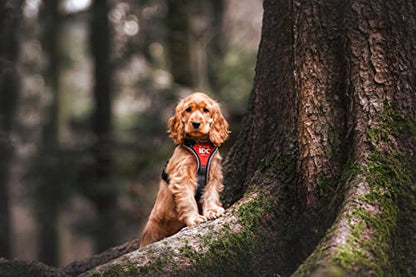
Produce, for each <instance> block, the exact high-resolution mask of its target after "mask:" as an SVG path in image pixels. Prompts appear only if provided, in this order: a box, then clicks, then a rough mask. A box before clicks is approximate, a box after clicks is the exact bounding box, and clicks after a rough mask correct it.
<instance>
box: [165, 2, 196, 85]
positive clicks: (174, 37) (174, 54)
mask: <svg viewBox="0 0 416 277" xmlns="http://www.w3.org/2000/svg"><path fill="white" fill-rule="evenodd" d="M193 2H194V1H193V0H179V1H178V0H168V1H167V6H168V14H167V18H166V25H167V28H168V37H167V44H168V53H169V59H170V67H171V70H170V72H172V75H173V80H174V82H175V83H178V84H180V85H182V86H187V87H193V86H194V85H195V83H194V80H193V76H194V74H195V73H194V72H193V69H192V59H191V50H192V49H191V48H192V46H191V34H190V32H191V30H190V20H189V18H190V15H189V13H188V6H189V5H193Z"/></svg>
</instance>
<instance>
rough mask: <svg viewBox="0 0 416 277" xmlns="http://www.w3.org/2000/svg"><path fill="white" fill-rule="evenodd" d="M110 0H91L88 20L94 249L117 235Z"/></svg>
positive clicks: (107, 244)
mask: <svg viewBox="0 0 416 277" xmlns="http://www.w3.org/2000/svg"><path fill="white" fill-rule="evenodd" d="M109 10H110V4H109V1H107V0H105V1H102V0H94V1H93V4H92V21H91V51H92V56H93V58H94V79H95V83H94V118H93V131H94V134H95V145H94V146H93V155H94V158H95V175H94V176H93V180H92V182H93V184H89V185H88V188H86V191H87V194H88V196H89V197H90V198H91V199H92V201H93V202H94V204H95V206H96V208H97V213H98V225H99V227H98V228H97V231H96V233H95V242H96V243H95V247H96V250H97V251H104V250H105V249H107V248H109V247H111V246H114V245H115V242H116V238H117V230H116V229H115V228H114V227H113V226H115V224H114V222H115V221H114V220H115V219H116V218H115V217H114V216H115V215H114V211H115V206H116V201H117V195H116V193H115V192H114V188H112V187H111V185H112V184H111V179H110V178H111V170H112V166H113V158H112V155H113V153H112V152H113V141H112V131H113V130H112V128H113V127H112V90H113V82H112V62H111V27H110V23H109V20H108V13H109Z"/></svg>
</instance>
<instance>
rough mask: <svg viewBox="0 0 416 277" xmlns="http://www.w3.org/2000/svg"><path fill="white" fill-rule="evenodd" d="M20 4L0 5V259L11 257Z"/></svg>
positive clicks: (7, 2)
mask: <svg viewBox="0 0 416 277" xmlns="http://www.w3.org/2000/svg"><path fill="white" fill-rule="evenodd" d="M20 18H21V1H1V3H0V41H1V43H0V153H1V159H0V226H1V228H0V257H10V256H11V245H10V240H11V236H10V224H11V223H10V209H9V189H8V185H9V184H8V183H9V170H10V163H11V159H12V156H13V148H14V146H13V143H12V140H11V132H12V129H13V122H14V117H15V113H16V106H17V99H18V93H19V74H18V72H17V70H16V63H17V59H18V49H19V43H18V37H17V32H16V30H17V29H18V26H19V23H20Z"/></svg>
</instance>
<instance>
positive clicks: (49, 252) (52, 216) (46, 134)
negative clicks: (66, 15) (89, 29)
mask: <svg viewBox="0 0 416 277" xmlns="http://www.w3.org/2000/svg"><path fill="white" fill-rule="evenodd" d="M59 3H60V1H59V0H44V2H43V9H42V13H41V14H42V25H43V33H42V44H43V48H44V50H45V51H44V52H45V56H46V57H47V61H48V63H47V67H46V68H45V73H44V76H45V80H46V84H47V86H48V89H49V93H50V95H51V103H50V104H49V106H48V110H47V117H46V121H45V124H44V125H43V130H42V131H43V133H42V145H41V148H40V152H39V153H38V159H39V160H38V162H37V163H36V165H35V168H34V171H35V174H37V176H39V182H38V183H37V186H36V192H35V199H36V200H35V201H36V202H35V211H36V216H37V221H38V223H39V250H38V252H39V254H38V256H39V260H41V261H42V262H45V263H47V264H50V265H55V266H57V265H58V264H59V234H58V217H59V206H60V201H59V200H61V197H57V196H58V195H62V193H59V191H60V188H62V183H63V182H62V180H61V179H60V178H56V174H53V172H56V169H57V163H56V162H57V161H58V160H59V159H60V157H59V154H58V153H59V149H60V147H61V141H60V136H61V128H62V127H61V126H60V123H61V122H60V121H61V120H60V116H61V108H62V102H61V97H62V89H61V88H60V84H59V78H60V75H61V63H60V61H61V58H62V57H61V55H62V52H61V49H60V39H61V36H60V32H61V23H62V16H61V14H60V12H59ZM58 164H59V163H58ZM39 172H42V173H45V174H42V173H39ZM51 191H54V192H58V194H55V193H51ZM58 199H59V200H58Z"/></svg>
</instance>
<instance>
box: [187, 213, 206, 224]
mask: <svg viewBox="0 0 416 277" xmlns="http://www.w3.org/2000/svg"><path fill="white" fill-rule="evenodd" d="M204 221H207V218H206V217H205V216H203V215H200V214H198V215H194V216H190V217H188V219H187V220H186V221H185V223H186V226H194V225H198V224H199V223H202V222H204Z"/></svg>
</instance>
